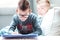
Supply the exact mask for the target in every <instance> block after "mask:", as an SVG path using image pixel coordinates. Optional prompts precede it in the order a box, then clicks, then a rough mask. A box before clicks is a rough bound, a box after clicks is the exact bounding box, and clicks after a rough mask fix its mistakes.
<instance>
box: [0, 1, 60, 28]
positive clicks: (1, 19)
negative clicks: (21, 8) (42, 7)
mask: <svg viewBox="0 0 60 40" xmlns="http://www.w3.org/2000/svg"><path fill="white" fill-rule="evenodd" d="M18 1H19V0H0V29H1V28H3V27H6V26H9V24H10V22H11V20H12V16H13V14H15V13H16V12H15V10H16V7H17V3H18ZM29 1H30V6H31V9H32V11H33V12H34V13H36V0H29ZM49 1H50V3H51V6H52V7H55V6H58V7H60V5H59V4H60V0H49Z"/></svg>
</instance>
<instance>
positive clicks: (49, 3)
mask: <svg viewBox="0 0 60 40" xmlns="http://www.w3.org/2000/svg"><path fill="white" fill-rule="evenodd" d="M39 1H41V0H37V3H38V2H39ZM42 2H43V3H44V2H46V3H48V4H49V5H50V2H49V1H48V0H46V1H42Z"/></svg>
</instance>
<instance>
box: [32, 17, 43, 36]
mask: <svg viewBox="0 0 60 40" xmlns="http://www.w3.org/2000/svg"><path fill="white" fill-rule="evenodd" d="M33 25H34V26H33V27H34V32H33V33H32V34H38V36H39V35H42V30H41V28H40V25H39V23H38V18H37V17H34V19H33Z"/></svg>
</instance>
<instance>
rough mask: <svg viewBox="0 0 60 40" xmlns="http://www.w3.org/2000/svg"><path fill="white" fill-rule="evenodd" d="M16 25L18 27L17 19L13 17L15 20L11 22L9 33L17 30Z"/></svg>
mask: <svg viewBox="0 0 60 40" xmlns="http://www.w3.org/2000/svg"><path fill="white" fill-rule="evenodd" d="M16 25H17V23H16V19H15V17H13V20H12V21H11V24H10V28H9V33H11V32H14V31H15V29H16Z"/></svg>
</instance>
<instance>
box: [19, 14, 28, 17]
mask: <svg viewBox="0 0 60 40" xmlns="http://www.w3.org/2000/svg"><path fill="white" fill-rule="evenodd" d="M18 16H19V17H28V16H29V14H26V15H21V14H19V15H18Z"/></svg>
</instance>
